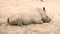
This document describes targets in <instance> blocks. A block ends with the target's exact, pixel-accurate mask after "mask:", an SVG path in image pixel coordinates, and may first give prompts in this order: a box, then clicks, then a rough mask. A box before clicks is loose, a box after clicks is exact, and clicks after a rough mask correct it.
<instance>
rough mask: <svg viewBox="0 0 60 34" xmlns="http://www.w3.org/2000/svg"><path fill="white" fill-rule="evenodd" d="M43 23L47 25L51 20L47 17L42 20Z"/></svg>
mask: <svg viewBox="0 0 60 34" xmlns="http://www.w3.org/2000/svg"><path fill="white" fill-rule="evenodd" d="M42 21H43V23H49V22H50V21H51V19H50V18H49V17H46V18H42Z"/></svg>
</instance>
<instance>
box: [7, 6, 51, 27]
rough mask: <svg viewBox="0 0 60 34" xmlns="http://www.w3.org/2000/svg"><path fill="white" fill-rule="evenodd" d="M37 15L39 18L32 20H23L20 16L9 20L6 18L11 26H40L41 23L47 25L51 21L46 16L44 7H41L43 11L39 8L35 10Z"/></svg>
mask: <svg viewBox="0 0 60 34" xmlns="http://www.w3.org/2000/svg"><path fill="white" fill-rule="evenodd" d="M37 11H38V13H39V14H40V15H41V16H40V18H37V19H36V18H32V19H30V20H27V19H24V18H23V17H21V16H14V17H11V18H8V20H7V21H8V23H9V24H11V25H20V26H21V25H28V24H32V23H33V24H41V23H49V22H50V21H51V19H50V18H49V17H48V16H47V14H46V11H45V7H43V10H42V9H40V8H37Z"/></svg>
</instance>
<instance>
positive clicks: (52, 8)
mask: <svg viewBox="0 0 60 34" xmlns="http://www.w3.org/2000/svg"><path fill="white" fill-rule="evenodd" d="M36 7H40V8H42V7H46V12H47V14H48V16H50V18H51V19H52V21H51V22H50V23H44V24H31V25H27V26H24V27H21V26H11V25H6V20H7V18H8V17H10V16H13V15H17V14H21V12H22V11H29V10H30V9H31V8H36ZM20 11H21V12H20ZM59 11H60V0H43V2H41V1H40V0H0V34H60V12H59ZM25 13H26V12H25Z"/></svg>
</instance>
